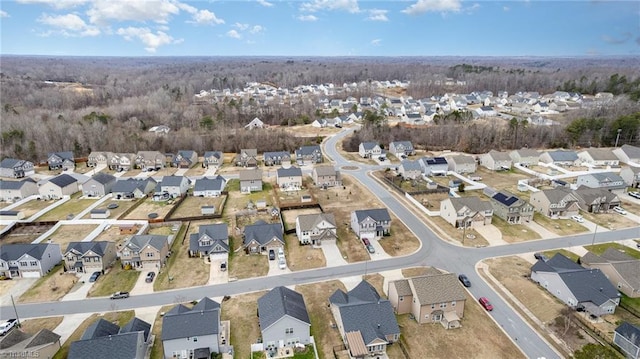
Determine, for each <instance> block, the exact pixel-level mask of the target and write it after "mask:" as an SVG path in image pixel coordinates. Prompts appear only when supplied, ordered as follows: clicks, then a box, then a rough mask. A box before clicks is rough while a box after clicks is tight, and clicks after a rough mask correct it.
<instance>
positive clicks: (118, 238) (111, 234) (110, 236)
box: [94, 226, 131, 249]
mask: <svg viewBox="0 0 640 359" xmlns="http://www.w3.org/2000/svg"><path fill="white" fill-rule="evenodd" d="M130 236H131V235H130V234H120V228H118V226H111V227H109V229H107V230H104V231H102V233H100V234H99V235H98V236H97V237H96V238H95V239H94V241H96V242H97V241H109V242H114V243H115V244H116V249H118V248H120V247H121V246H122V244H123V243H124V241H125V239H127V238H128V237H130Z"/></svg>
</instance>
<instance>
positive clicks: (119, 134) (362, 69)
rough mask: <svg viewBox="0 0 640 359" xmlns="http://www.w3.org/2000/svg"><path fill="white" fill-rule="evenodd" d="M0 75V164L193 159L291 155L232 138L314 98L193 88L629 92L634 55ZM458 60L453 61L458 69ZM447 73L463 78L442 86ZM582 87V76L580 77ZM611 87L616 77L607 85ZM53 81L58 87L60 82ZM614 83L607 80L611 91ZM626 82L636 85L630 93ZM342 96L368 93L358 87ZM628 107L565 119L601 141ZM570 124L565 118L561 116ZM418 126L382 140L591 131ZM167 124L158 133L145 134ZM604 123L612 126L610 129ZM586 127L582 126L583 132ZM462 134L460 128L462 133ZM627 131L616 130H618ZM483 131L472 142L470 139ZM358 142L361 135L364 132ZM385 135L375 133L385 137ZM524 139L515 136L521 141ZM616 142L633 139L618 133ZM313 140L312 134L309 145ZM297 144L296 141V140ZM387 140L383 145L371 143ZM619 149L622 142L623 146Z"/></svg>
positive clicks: (304, 107)
mask: <svg viewBox="0 0 640 359" xmlns="http://www.w3.org/2000/svg"><path fill="white" fill-rule="evenodd" d="M0 60H1V61H2V72H1V73H0V91H1V94H0V95H1V96H0V104H1V107H0V115H1V119H2V120H1V122H0V130H1V132H2V133H1V135H2V136H1V137H0V141H1V143H0V144H1V150H2V152H1V153H0V157H6V156H16V157H21V158H26V159H31V160H36V161H38V160H42V159H44V158H45V156H46V154H47V153H48V152H51V151H60V150H73V151H75V152H76V155H78V156H86V155H87V154H88V153H89V152H90V151H92V150H105V151H117V152H122V151H136V150H138V149H143V148H144V149H156V150H160V151H166V152H170V151H171V152H173V151H176V150H178V149H194V150H197V151H199V152H202V151H205V150H212V149H221V150H224V151H228V152H233V151H237V149H239V148H242V147H258V149H259V150H261V151H264V150H278V149H293V148H295V147H297V146H298V145H299V144H300V143H301V140H300V139H297V138H295V137H293V136H292V135H290V134H288V133H286V132H283V131H277V130H276V131H272V130H270V131H256V132H248V131H243V130H242V127H243V126H244V125H245V124H246V123H248V122H249V121H250V120H251V119H252V118H253V117H255V116H258V117H260V119H262V120H263V121H265V122H266V123H268V124H271V125H294V124H299V123H309V122H310V121H312V120H313V119H314V118H316V117H317V116H320V115H321V114H320V113H318V112H317V108H316V105H315V102H314V100H313V99H309V100H297V101H296V102H294V103H293V104H291V105H270V106H267V107H260V106H258V105H257V104H256V103H255V101H252V100H248V101H247V103H242V102H241V101H236V100H231V99H228V100H227V101H226V102H223V103H217V104H214V105H195V104H193V98H194V97H193V95H194V94H196V93H198V92H200V90H203V89H204V90H209V89H212V88H215V89H224V88H229V89H231V90H234V89H239V88H243V87H244V85H245V84H246V83H247V82H254V81H255V82H265V83H274V84H275V85H277V86H280V87H287V88H293V87H295V86H297V85H301V84H320V83H328V82H331V83H334V84H337V85H342V84H343V83H351V82H363V81H364V82H369V83H370V82H371V81H372V80H381V81H382V80H394V79H397V80H402V81H410V82H411V85H410V86H409V88H408V89H407V94H408V95H410V96H413V97H414V98H422V97H428V96H433V95H441V94H443V93H446V92H458V93H464V92H470V91H483V90H490V91H494V93H495V92H497V91H501V90H506V91H509V92H510V93H513V92H516V91H538V92H540V93H549V92H553V91H555V90H556V89H558V88H562V87H563V86H565V85H566V84H567V83H568V84H569V85H571V81H575V79H578V82H577V83H576V84H581V83H587V82H588V83H589V84H591V83H593V81H595V84H596V85H595V87H592V89H596V90H606V89H608V88H610V87H611V86H613V88H614V89H615V90H616V93H619V92H629V93H633V91H635V90H636V89H637V83H638V74H637V69H636V68H635V67H634V66H633V59H629V58H619V59H600V60H593V59H531V60H530V59H509V58H507V59H500V58H478V59H464V61H463V59H461V58H455V57H451V58H447V57H439V58H309V59H306V58H284V57H283V58H275V57H274V58H246V57H243V58H74V57H56V58H48V57H18V56H3V57H2V58H1V59H0ZM459 64H462V65H459ZM446 77H453V78H455V79H457V80H461V81H465V82H466V85H465V86H457V87H447V86H445V85H443V83H444V81H442V80H443V79H445V78H446ZM583 77H584V78H586V79H588V80H585V81H582V80H580V79H582V78H583ZM612 79H613V80H615V81H612ZM61 82H64V83H67V84H60V83H61ZM612 84H613V85H612ZM576 86H577V85H576ZM634 86H635V87H634ZM350 95H352V96H369V95H373V92H372V90H371V89H370V88H369V89H367V88H365V89H363V90H361V92H359V93H351V94H350ZM638 110H639V106H638V103H637V101H619V102H616V104H615V106H614V107H612V108H599V109H594V110H592V111H590V112H585V113H575V114H572V116H574V117H579V118H593V119H599V120H600V119H603V120H604V121H605V122H604V125H603V126H604V127H603V128H606V129H604V130H600V131H599V132H598V134H597V136H596V137H597V138H598V141H594V142H592V144H594V145H596V144H602V145H604V144H608V143H610V141H611V129H613V131H614V132H615V131H616V130H617V127H615V126H613V125H609V124H610V122H611V121H613V120H615V119H617V118H618V117H620V116H622V115H629V114H632V113H635V112H638ZM569 120H570V119H569ZM439 123H440V125H438V126H435V127H431V128H430V129H429V130H425V131H419V130H414V131H408V130H406V129H400V128H397V129H396V128H393V129H388V131H386V132H383V133H380V136H382V137H381V138H391V137H393V138H401V137H403V136H404V137H407V136H408V137H410V138H411V139H415V142H416V143H420V144H423V145H427V146H431V147H433V148H451V149H460V150H476V151H480V150H481V149H483V148H503V147H508V146H511V147H513V146H522V145H525V144H526V145H529V146H532V147H545V146H551V145H557V144H563V145H567V146H571V145H585V141H587V140H588V138H589V140H592V138H591V137H593V132H594V131H595V130H593V129H592V128H594V127H597V126H596V124H589V125H585V126H582V125H580V126H578V125H576V126H577V127H576V128H577V129H573V130H572V131H573V132H571V133H569V132H567V131H565V130H564V128H563V127H555V126H554V127H552V128H542V127H541V128H535V127H526V126H525V125H523V124H522V122H521V121H516V124H515V125H514V124H511V123H504V122H499V121H497V122H490V123H486V122H468V121H467V119H466V118H463V117H460V118H456V119H455V120H454V121H449V120H447V118H439ZM161 124H162V125H167V126H169V127H170V128H171V129H172V131H171V132H170V133H169V135H167V136H155V135H153V134H150V133H148V131H147V130H148V129H149V128H150V127H152V126H155V125H161ZM611 126H613V127H611ZM582 127H585V128H586V130H583V129H582ZM461 128H462V129H463V130H462V131H461ZM625 131H626V130H625ZM472 134H482V136H472ZM357 136H363V137H367V136H370V135H369V134H367V132H366V130H363V131H361V132H360V133H359V134H358V135H357ZM384 136H386V137H384ZM525 139H526V141H525ZM624 139H625V141H628V142H633V141H637V140H638V135H637V131H636V132H633V131H631V132H629V133H628V134H627V132H625V137H624ZM311 140H313V139H311ZM302 141H304V140H302ZM382 142H383V143H385V142H387V141H386V139H385V140H384V141H382ZM628 142H625V143H628Z"/></svg>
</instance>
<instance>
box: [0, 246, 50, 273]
mask: <svg viewBox="0 0 640 359" xmlns="http://www.w3.org/2000/svg"><path fill="white" fill-rule="evenodd" d="M60 261H62V252H61V251H60V245H59V244H55V243H30V244H21V243H16V244H4V245H2V246H0V276H3V277H6V278H40V277H42V276H44V275H45V274H47V273H49V271H50V270H51V269H52V268H53V267H55V265H56V264H58V263H60Z"/></svg>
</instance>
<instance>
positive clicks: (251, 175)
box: [239, 168, 262, 181]
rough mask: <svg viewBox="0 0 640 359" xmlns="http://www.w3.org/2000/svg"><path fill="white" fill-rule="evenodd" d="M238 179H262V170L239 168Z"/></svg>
mask: <svg viewBox="0 0 640 359" xmlns="http://www.w3.org/2000/svg"><path fill="white" fill-rule="evenodd" d="M239 178H240V181H255V180H261V179H262V170H261V169H259V168H254V169H250V170H240V173H239Z"/></svg>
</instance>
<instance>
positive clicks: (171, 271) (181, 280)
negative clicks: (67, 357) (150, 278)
mask: <svg viewBox="0 0 640 359" xmlns="http://www.w3.org/2000/svg"><path fill="white" fill-rule="evenodd" d="M159 228H163V229H164V228H166V227H159ZM186 232H187V225H186V224H183V225H182V227H181V228H180V230H179V231H178V232H177V233H176V238H175V239H174V240H173V243H172V245H171V256H170V257H169V259H168V260H167V265H166V266H164V267H163V268H161V269H160V271H158V275H157V276H156V279H155V280H154V282H153V290H154V291H161V290H167V289H177V288H188V287H195V286H200V285H205V284H207V282H208V281H209V272H210V270H211V264H209V263H208V262H207V261H206V260H205V259H203V258H198V257H194V258H190V257H189V234H190V233H197V232H198V226H191V227H190V228H189V233H186ZM149 233H151V231H149Z"/></svg>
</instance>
